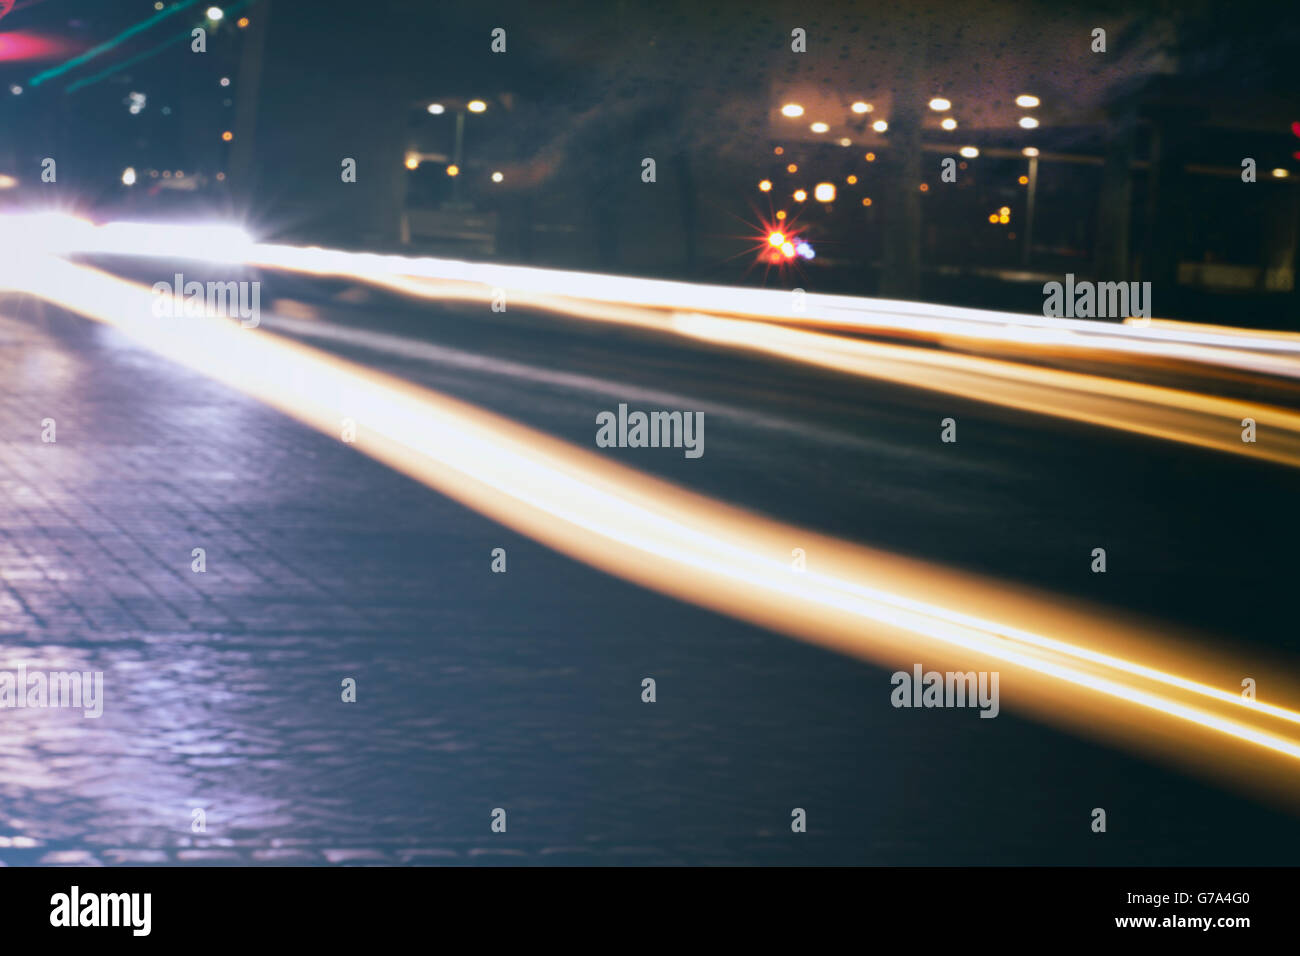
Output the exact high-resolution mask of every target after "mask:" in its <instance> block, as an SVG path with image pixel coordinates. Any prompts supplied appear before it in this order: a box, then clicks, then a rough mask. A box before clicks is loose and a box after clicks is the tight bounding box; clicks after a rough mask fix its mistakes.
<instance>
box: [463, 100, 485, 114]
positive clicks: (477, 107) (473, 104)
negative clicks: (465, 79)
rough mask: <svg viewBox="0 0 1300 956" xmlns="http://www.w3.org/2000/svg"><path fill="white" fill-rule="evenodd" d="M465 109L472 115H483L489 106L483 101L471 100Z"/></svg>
mask: <svg viewBox="0 0 1300 956" xmlns="http://www.w3.org/2000/svg"><path fill="white" fill-rule="evenodd" d="M465 109H467V110H469V111H470V112H471V113H482V112H483V111H484V110H485V109H487V104H486V103H484V102H483V101H482V100H470V101H469V102H468V103H466V104H465Z"/></svg>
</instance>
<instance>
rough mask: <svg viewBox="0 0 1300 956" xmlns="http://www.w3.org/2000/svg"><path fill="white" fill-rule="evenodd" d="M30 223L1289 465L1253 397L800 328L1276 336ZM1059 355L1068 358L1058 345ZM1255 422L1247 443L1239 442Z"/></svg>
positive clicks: (1284, 428)
mask: <svg viewBox="0 0 1300 956" xmlns="http://www.w3.org/2000/svg"><path fill="white" fill-rule="evenodd" d="M35 219H36V220H37V221H38V223H39V225H40V226H41V227H42V228H44V230H45V233H44V235H45V239H44V247H46V248H51V249H54V250H55V251H59V252H63V253H110V254H115V255H121V254H130V255H137V256H157V257H171V258H177V257H179V258H194V259H198V260H202V261H207V262H218V263H221V262H224V263H231V264H240V265H249V266H257V267H261V268H268V269H279V270H285V271H292V272H298V273H303V274H308V275H316V276H334V277H346V278H350V279H353V280H356V281H361V282H366V283H369V284H372V285H375V286H378V287H382V288H384V289H388V290H390V291H393V292H396V293H400V294H403V295H408V296H413V297H419V298H424V299H433V300H451V301H455V300H459V301H481V302H484V303H487V302H489V301H490V300H491V296H492V295H493V293H494V290H497V289H501V290H503V291H505V292H506V294H507V297H508V300H509V301H510V302H511V303H512V304H515V305H517V306H525V307H532V308H537V309H544V310H548V311H553V312H558V313H561V314H564V315H567V316H571V317H580V318H584V319H588V320H593V321H599V322H605V323H616V324H623V325H633V326H637V327H640V328H645V329H650V330H654V331H657V332H662V333H667V334H671V335H676V336H681V337H686V338H690V339H694V340H697V341H707V342H709V343H711V344H713V345H718V346H724V347H728V348H733V349H738V350H744V351H750V352H755V353H759V354H763V355H769V356H773V357H777V358H780V359H784V360H793V361H798V362H802V363H805V364H809V365H814V366H817V367H820V368H826V369H831V370H834V371H837V372H840V373H843V374H848V375H855V376H860V377H864V378H870V379H874V380H878V381H886V382H891V383H895V384H899V385H903V386H906V387H909V388H919V389H924V390H927V391H932V392H938V393H942V394H948V395H953V396H956V397H959V398H962V399H973V400H976V401H981V402H986V403H989V404H993V405H998V406H1001V407H1004V408H1011V409H1015V410H1016V411H1021V412H1030V413H1034V414H1039V415H1047V416H1051V417H1055V418H1060V419H1065V420H1069V421H1075V422H1079V423H1082V424H1086V425H1092V426H1099V427H1105V428H1112V429H1117V430H1121V431H1127V432H1131V433H1134V434H1140V435H1145V436H1148V437H1152V438H1158V439H1161V440H1167V441H1174V442H1179V443H1183V444H1188V445H1194V446H1196V447H1200V448H1206V449H1211V450H1214V451H1217V452H1224V453H1229V454H1235V455H1242V456H1245V457H1250V458H1255V459H1259V460H1264V461H1269V462H1273V463H1277V464H1282V465H1287V466H1290V467H1300V414H1297V413H1296V412H1294V411H1291V410H1289V409H1286V408H1283V407H1280V406H1277V405H1270V404H1266V403H1263V402H1259V401H1254V400H1250V399H1233V398H1224V397H1218V396H1213V395H1208V394H1202V393H1200V392H1195V391H1189V390H1186V389H1181V388H1173V387H1169V386H1163V385H1155V384H1147V383H1143V382H1136V381H1131V380H1126V379H1122V378H1115V377H1110V376H1105V375H1097V374H1092V373H1085V372H1078V371H1070V370H1064V369H1057V368H1052V367H1050V366H1046V365H1041V364H1035V363H1033V362H1021V361H1011V360H1009V359H1006V358H994V357H989V356H983V355H972V354H966V353H963V352H955V351H948V350H945V349H944V348H918V347H915V346H911V345H906V344H899V343H891V342H879V341H873V340H870V339H864V338H852V337H845V336H841V335H833V334H827V333H826V332H821V331H816V330H815V329H813V328H804V327H801V324H803V325H817V324H819V323H820V326H821V327H822V328H828V327H829V328H838V329H841V330H843V329H852V330H854V331H857V332H866V331H881V330H892V331H893V332H895V333H900V334H901V333H904V332H906V333H907V334H909V335H912V336H921V337H924V336H932V337H934V338H933V341H934V342H935V343H937V344H940V345H944V344H952V343H953V342H957V343H959V344H962V343H964V344H969V343H972V342H977V341H978V342H984V343H986V344H988V343H1000V345H1001V346H1003V347H1005V346H1007V345H1014V346H1015V348H1016V349H1017V350H1018V351H1020V352H1021V353H1028V354H1030V355H1031V356H1037V357H1039V358H1052V357H1056V356H1059V355H1060V354H1061V352H1060V349H1061V348H1062V346H1063V345H1064V344H1065V343H1069V348H1070V349H1074V350H1076V351H1078V352H1087V353H1088V354H1095V353H1096V352H1097V351H1098V350H1101V351H1110V352H1112V353H1114V354H1116V355H1121V354H1122V355H1127V356H1134V355H1139V356H1142V357H1144V358H1159V359H1164V360H1175V361H1196V362H1200V363H1203V364H1206V365H1215V366H1221V367H1227V368H1234V369H1241V370H1247V371H1250V372H1253V373H1256V374H1260V375H1270V376H1281V377H1285V378H1288V379H1300V338H1292V337H1291V336H1288V335H1286V334H1285V333H1280V334H1279V333H1252V332H1249V331H1243V330H1231V331H1224V330H1214V329H1209V330H1205V329H1202V328H1200V327H1198V326H1187V325H1185V324H1180V323H1172V324H1171V323H1166V322H1163V321H1161V322H1160V323H1158V324H1154V325H1152V326H1151V327H1132V326H1127V325H1122V324H1115V325H1106V324H1102V323H1096V322H1086V321H1082V320H1065V319H1045V318H1040V317H1036V316H1023V315H1011V314H1008V313H997V312H990V311H987V310H979V309H962V308H954V307H947V306H935V305H928V304H923V303H908V302H889V301H884V300H872V299H859V298H850V297H845V296H818V295H809V296H807V297H806V302H805V304H806V310H805V313H802V314H796V313H794V312H793V311H792V310H791V308H790V303H791V301H792V299H791V294H790V293H789V292H775V291H772V290H764V289H735V288H727V287H719V286H705V285H693V284H690V283H682V282H668V281H662V280H651V279H631V278H626V277H621V276H607V275H599V274H594V273H578V272H568V271H563V270H551V269H537V268H532V267H521V266H502V265H493V264H476V263H466V262H457V261H452V260H442V259H430V258H406V257H401V256H388V255H376V254H372V253H350V252H340V251H336V250H326V249H318V248H299V247H294V246H285V245H275V244H269V243H256V242H253V241H252V240H251V239H249V238H248V237H247V236H246V235H243V234H242V233H240V232H239V231H238V230H234V229H230V228H228V227H227V228H224V229H223V228H222V227H217V226H212V225H199V226H188V227H187V226H163V227H159V226H154V225H147V224H134V223H111V224H108V225H105V226H99V227H94V226H91V225H90V224H88V223H84V222H80V221H76V220H71V219H69V218H67V217H63V218H59V219H52V218H51V217H49V216H37V217H35ZM1067 351H1068V349H1067ZM1246 419H1250V420H1252V421H1253V422H1254V423H1255V427H1256V430H1257V434H1256V440H1255V441H1253V442H1247V441H1243V440H1242V433H1243V428H1244V425H1243V422H1244V421H1245V420H1246Z"/></svg>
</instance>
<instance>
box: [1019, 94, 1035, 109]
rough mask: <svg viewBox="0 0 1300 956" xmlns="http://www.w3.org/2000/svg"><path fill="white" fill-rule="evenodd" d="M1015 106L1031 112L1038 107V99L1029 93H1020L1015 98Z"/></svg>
mask: <svg viewBox="0 0 1300 956" xmlns="http://www.w3.org/2000/svg"><path fill="white" fill-rule="evenodd" d="M1016 105H1017V106H1020V107H1023V108H1024V109H1027V110H1031V109H1033V108H1034V107H1035V106H1037V105H1038V97H1036V96H1033V95H1031V94H1029V93H1021V94H1020V95H1019V96H1017V97H1016Z"/></svg>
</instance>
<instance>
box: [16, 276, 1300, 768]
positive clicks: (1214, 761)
mask: <svg viewBox="0 0 1300 956" xmlns="http://www.w3.org/2000/svg"><path fill="white" fill-rule="evenodd" d="M0 280H2V281H3V283H7V284H9V285H11V286H12V287H15V288H21V289H23V290H24V291H27V292H29V293H31V294H33V295H36V296H38V297H40V298H42V299H44V300H46V301H48V302H51V303H53V304H55V305H57V306H60V307H62V308H65V309H68V310H70V311H73V312H77V313H79V314H82V315H85V316H87V317H90V318H92V319H95V320H97V321H100V322H104V323H106V324H108V325H111V326H112V327H114V328H115V329H117V330H118V331H120V332H121V333H122V334H124V335H126V336H128V337H130V338H131V339H132V340H134V341H136V342H138V343H139V344H141V345H142V346H145V347H147V348H149V349H152V350H153V351H154V352H156V353H158V354H159V355H162V356H165V357H167V358H169V359H171V360H173V361H176V362H178V363H180V364H182V365H184V366H185V367H188V368H190V369H193V370H194V371H196V372H199V373H201V374H204V375H207V376H210V377H212V378H214V379H215V380H217V381H220V382H222V383H224V384H226V385H228V386H231V387H233V388H236V389H238V390H240V391H242V392H243V393H245V394H247V395H249V396H251V397H253V398H256V399H258V400H260V401H262V402H265V403H266V404H268V405H270V406H271V407H274V408H276V409H279V410H280V411H282V412H284V413H286V414H288V415H291V416H293V417H294V418H296V419H298V420H299V421H302V422H304V423H305V424H307V425H309V426H311V427H314V428H317V429H319V430H320V431H321V432H323V433H325V434H328V435H332V436H337V435H338V434H339V429H340V425H341V422H342V420H343V419H344V418H351V419H352V420H353V421H355V422H356V424H357V441H356V444H355V445H353V446H352V447H353V448H355V449H356V450H357V451H360V452H362V453H364V454H367V455H369V456H371V457H373V458H375V459H376V460H378V461H381V462H383V463H385V464H387V465H389V466H390V467H392V468H394V469H396V470H398V471H401V472H402V473H404V474H406V475H409V476H411V477H412V478H415V479H416V480H419V481H421V482H423V483H424V484H426V485H427V486H429V487H431V488H434V489H436V490H438V491H440V492H442V493H444V494H446V495H448V496H450V497H452V498H455V499H456V500H458V501H461V502H462V503H464V504H466V505H467V506H469V507H471V508H474V509H476V510H478V511H480V512H482V513H483V514H485V515H487V516H489V517H490V518H492V519H494V520H496V521H499V522H501V523H503V524H506V525H509V526H510V527H512V528H515V529H516V530H518V531H520V532H522V533H524V534H527V535H529V536H531V537H533V538H535V539H536V540H538V541H540V542H542V543H544V544H546V545H548V546H549V547H552V548H554V549H555V550H557V551H560V552H562V553H565V554H568V555H570V556H572V557H574V558H576V559H578V560H581V561H584V562H586V563H588V564H590V565H592V566H594V567H597V568H600V569H602V570H604V571H606V572H608V573H611V574H614V575H617V576H620V577H623V578H625V579H627V580H629V581H632V582H635V583H637V584H639V585H642V586H644V587H647V588H651V589H653V590H656V591H659V592H661V593H664V594H667V595H670V596H672V597H675V598H678V599H680V600H684V601H688V602H691V603H694V604H697V605H700V606H703V607H706V608H710V609H713V610H716V611H719V612H721V613H725V614H729V615H732V616H734V617H737V618H740V619H742V620H746V621H749V622H752V623H754V624H757V625H760V626H762V627H765V628H769V629H773V630H776V631H780V632H783V633H786V634H789V635H792V636H795V637H798V638H801V639H803V640H806V641H809V642H811V643H814V644H818V645H821V646H824V647H827V648H830V649H833V650H837V651H840V652H843V653H846V654H851V655H854V656H857V657H860V658H863V659H866V660H871V661H874V662H876V663H878V664H881V665H884V666H887V667H889V666H897V667H909V666H910V665H911V662H916V661H920V662H924V663H925V665H926V666H927V667H928V668H935V669H958V670H971V669H975V670H992V669H996V670H999V671H1000V673H1001V674H1002V688H1003V703H1004V704H1006V705H1007V706H1011V707H1017V708H1023V709H1025V710H1028V711H1031V712H1034V713H1037V714H1038V715H1039V716H1040V717H1043V718H1045V719H1048V720H1051V721H1056V722H1064V723H1066V724H1068V725H1069V726H1071V727H1073V728H1075V729H1076V730H1083V731H1085V732H1100V733H1104V734H1106V735H1107V736H1109V737H1111V738H1112V739H1118V740H1121V741H1125V742H1128V743H1139V742H1141V743H1144V744H1146V745H1148V746H1150V747H1154V748H1157V749H1158V750H1159V751H1160V752H1162V753H1165V754H1169V755H1171V756H1173V757H1175V758H1178V759H1181V760H1185V761H1187V762H1188V763H1190V764H1193V765H1197V766H1201V767H1202V768H1204V767H1206V766H1207V765H1213V766H1214V767H1216V768H1219V769H1221V770H1224V771H1231V772H1239V771H1247V772H1248V776H1249V779H1250V781H1251V782H1254V783H1257V784H1259V785H1261V786H1264V787H1268V788H1273V787H1279V786H1281V787H1287V788H1294V787H1295V786H1296V781H1297V773H1298V772H1300V732H1297V730H1296V729H1295V727H1296V725H1297V724H1300V711H1297V710H1296V709H1295V708H1294V707H1293V706H1290V705H1289V704H1288V703H1287V701H1289V700H1291V699H1294V697H1288V696H1286V695H1284V694H1281V693H1279V694H1278V695H1277V697H1275V698H1272V699H1270V701H1268V702H1258V703H1256V702H1252V701H1246V700H1243V699H1242V698H1241V697H1240V696H1239V695H1237V694H1234V693H1232V692H1230V691H1227V690H1224V689H1222V686H1223V685H1224V684H1225V683H1226V684H1227V685H1228V686H1233V685H1234V684H1235V682H1236V680H1237V679H1238V678H1239V675H1241V674H1242V673H1247V672H1248V671H1246V670H1244V669H1243V665H1242V664H1241V663H1236V664H1233V663H1230V662H1225V661H1223V660H1221V659H1218V658H1215V657H1212V656H1211V655H1209V654H1207V653H1204V652H1201V651H1198V650H1194V649H1192V648H1190V647H1187V646H1184V645H1177V644H1173V643H1171V642H1168V641H1162V640H1161V639H1159V638H1157V637H1156V636H1155V635H1153V634H1152V633H1150V632H1149V631H1148V630H1146V629H1144V628H1142V627H1138V626H1134V625H1132V624H1128V623H1125V622H1122V621H1120V620H1118V619H1117V618H1116V617H1115V616H1114V615H1099V614H1098V613H1097V612H1096V611H1095V610H1090V609H1087V608H1082V607H1078V608H1076V607H1070V606H1066V605H1065V604H1063V603H1062V602H1061V601H1060V600H1059V599H1055V598H1051V597H1046V596H1042V595H1038V594H1035V593H1033V592H1029V591H1024V590H1018V589H1014V588H1010V587H1008V586H1006V585H1004V584H999V583H997V582H992V581H989V580H986V579H982V578H979V577H977V576H974V575H968V574H963V573H958V572H955V571H951V570H947V569H944V568H940V567H936V566H934V565H930V564H926V563H923V562H919V561H915V560H911V559H908V558H904V557H901V556H899V555H894V554H890V553H888V552H883V551H879V550H875V549H870V548H865V547H862V546H859V545H853V544H849V543H846V542H843V541H838V540H836V539H834V538H830V537H827V536H823V535H818V534H814V533H812V532H809V531H807V530H805V529H801V528H798V527H794V526H791V525H788V524H784V523H781V522H777V521H773V520H770V519H767V518H764V517H761V516H759V515H756V514H753V513H751V512H747V511H743V510H741V509H738V508H734V507H731V506H728V505H726V504H724V503H721V502H718V501H716V500H712V499H709V498H707V497H704V496H701V495H697V494H694V493H692V492H689V491H686V490H684V489H682V488H680V487H677V486H674V485H671V484H669V483H667V482H664V481H661V480H658V479H654V478H651V477H648V476H646V475H643V474H641V473H639V472H637V471H635V470H633V469H630V468H627V467H625V466H622V465H619V464H617V463H614V462H612V461H610V460H609V459H608V458H607V457H605V456H603V455H600V454H597V453H596V452H593V451H590V450H586V449H581V448H577V447H575V446H572V445H569V444H567V443H565V442H562V441H559V440H557V439H554V438H551V437H549V436H547V435H545V434H542V433H539V432H536V431H534V430H532V429H529V428H526V427H524V426H522V425H519V424H518V423H515V422H512V421H510V420H508V419H505V418H502V417H500V416H497V415H494V414H492V413H489V412H486V411H484V410H483V409H480V408H477V407H475V406H473V405H470V404H467V403H464V402H461V401H459V400H457V399H454V398H451V397H449V396H446V395H443V394H440V393H437V392H434V391H431V390H428V389H424V388H420V387H417V386H415V385H412V384H410V383H408V382H405V381H402V380H401V379H397V378H394V377H392V376H389V375H385V374H382V373H379V372H376V371H374V370H371V369H367V368H366V367H364V366H361V365H358V364H355V363H352V362H349V361H346V360H343V359H340V358H337V357H335V356H332V355H329V354H327V353H324V352H320V351H318V350H316V349H313V348H311V347H309V346H305V345H302V344H300V343H297V342H294V341H292V340H289V339H285V338H281V337H279V336H276V335H274V334H271V333H269V332H267V331H266V330H265V329H261V328H258V329H251V328H250V329H244V328H241V327H240V326H239V324H238V323H237V322H234V321H230V320H226V319H221V318H209V317H192V318H183V319H180V318H159V317H156V316H154V315H153V313H152V305H153V301H154V297H153V294H152V293H151V291H150V290H149V289H148V287H146V286H143V285H139V284H136V283H133V282H129V281H127V280H124V279H120V278H117V277H114V276H111V275H108V274H106V273H103V272H100V271H98V270H95V269H92V268H90V267H87V266H83V265H77V264H73V263H69V262H66V261H64V260H61V259H57V258H54V257H48V256H28V257H27V258H26V260H25V261H24V262H23V263H21V268H19V269H12V270H9V271H8V272H7V273H6V274H5V275H3V276H0ZM701 319H703V320H704V321H705V323H706V328H705V329H703V330H700V329H696V330H693V332H692V334H698V333H700V332H701V331H703V332H704V333H705V334H706V335H714V334H716V333H717V330H718V328H719V327H726V326H727V322H726V321H725V320H720V319H717V318H716V317H709V316H704V317H690V321H692V322H695V323H698V322H699V321H700V320H701ZM763 327H764V328H767V329H768V331H771V332H788V333H794V332H795V331H796V330H790V329H780V328H774V327H770V326H763ZM804 334H806V333H804ZM593 434H594V419H593ZM792 547H800V548H804V549H805V551H806V553H807V554H808V567H807V570H806V571H804V572H803V573H800V572H797V571H795V570H794V569H792V568H791V567H790V566H789V564H788V561H789V554H790V551H791V548H792ZM937 595H942V598H941V599H940V598H937V597H936V596H937ZM1274 682H1275V683H1277V684H1279V685H1282V684H1283V678H1281V677H1280V676H1279V677H1277V678H1276V679H1275V681H1274ZM878 692H879V693H882V694H883V693H886V692H887V689H886V687H885V682H884V681H883V680H882V682H881V687H880V688H878ZM1291 693H1292V694H1293V693H1294V692H1291ZM1243 745H1246V746H1244V747H1243ZM1291 792H1294V790H1292V791H1291Z"/></svg>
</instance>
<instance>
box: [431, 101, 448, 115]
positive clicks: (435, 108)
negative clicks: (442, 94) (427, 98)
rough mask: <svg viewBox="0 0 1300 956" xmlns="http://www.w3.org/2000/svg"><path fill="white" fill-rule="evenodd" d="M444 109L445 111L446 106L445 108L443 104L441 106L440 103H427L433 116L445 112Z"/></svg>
mask: <svg viewBox="0 0 1300 956" xmlns="http://www.w3.org/2000/svg"><path fill="white" fill-rule="evenodd" d="M446 111H447V108H446V107H445V106H443V105H442V104H441V103H430V104H429V112H430V113H432V114H433V115H434V116H440V115H442V114H443V113H445V112H446Z"/></svg>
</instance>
